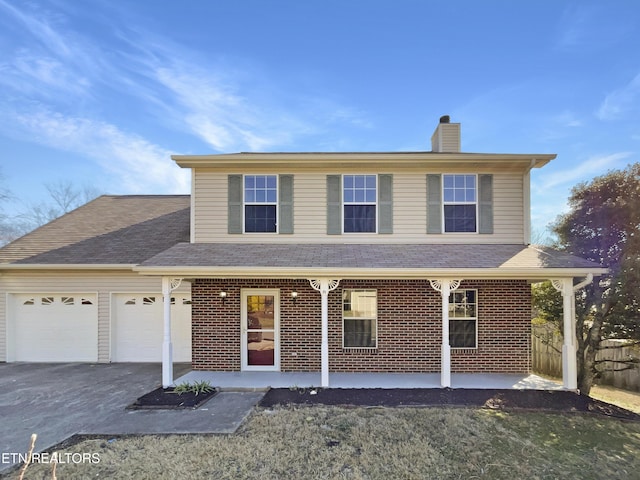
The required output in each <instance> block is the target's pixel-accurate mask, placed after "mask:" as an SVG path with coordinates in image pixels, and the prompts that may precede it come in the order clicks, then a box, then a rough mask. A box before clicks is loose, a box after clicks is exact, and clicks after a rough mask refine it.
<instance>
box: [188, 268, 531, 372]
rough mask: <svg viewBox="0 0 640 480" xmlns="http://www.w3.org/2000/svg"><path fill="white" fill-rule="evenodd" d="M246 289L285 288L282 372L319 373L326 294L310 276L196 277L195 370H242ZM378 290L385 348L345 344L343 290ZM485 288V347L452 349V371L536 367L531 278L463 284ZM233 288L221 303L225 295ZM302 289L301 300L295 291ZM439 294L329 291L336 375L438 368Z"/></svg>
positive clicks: (384, 285) (394, 289)
mask: <svg viewBox="0 0 640 480" xmlns="http://www.w3.org/2000/svg"><path fill="white" fill-rule="evenodd" d="M243 288H277V289H279V290H280V369H281V371H283V372H293V371H310V372H316V371H320V340H321V325H320V318H321V311H320V293H319V292H317V291H315V290H313V289H312V288H311V286H310V285H309V282H308V281H306V280H214V279H197V280H195V281H194V282H193V284H192V287H191V293H192V301H193V305H192V334H193V339H192V362H193V368H194V369H196V370H214V371H238V370H240V300H241V289H243ZM343 288H360V289H364V288H366V289H376V290H377V292H378V348H377V349H375V350H362V349H343V348H342V289H343ZM460 288H474V289H477V290H478V348H477V349H473V350H462V351H460V350H456V349H453V350H452V355H451V369H452V372H454V373H455V372H460V373H462V372H467V373H481V372H491V373H527V372H529V370H530V357H531V346H530V325H531V313H530V312H531V307H530V305H531V290H530V287H529V285H528V284H527V282H526V281H520V280H507V281H504V280H482V281H463V282H462V284H461V285H460ZM222 290H224V291H225V292H227V297H226V299H225V302H224V303H222V300H221V299H220V296H219V293H220V291H222ZM294 290H295V291H296V292H298V297H297V299H296V302H295V304H294V303H293V301H292V299H291V292H292V291H294ZM441 338H442V334H441V300H440V293H439V292H436V291H435V290H433V289H432V288H431V286H430V285H429V282H428V281H424V280H415V281H400V280H343V281H341V282H340V285H339V287H338V288H337V289H336V290H334V291H333V292H330V293H329V369H330V371H332V372H398V373H408V372H433V373H435V372H439V371H440V344H441Z"/></svg>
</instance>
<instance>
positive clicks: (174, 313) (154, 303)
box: [111, 293, 191, 362]
mask: <svg viewBox="0 0 640 480" xmlns="http://www.w3.org/2000/svg"><path fill="white" fill-rule="evenodd" d="M113 302H114V312H115V319H114V322H113V333H112V337H111V338H112V356H111V360H112V361H113V362H161V361H162V337H163V330H164V307H163V301H162V295H159V294H148V295H138V294H116V295H114V296H113ZM171 341H172V343H173V361H174V362H191V295H189V294H175V293H174V294H173V295H172V297H171Z"/></svg>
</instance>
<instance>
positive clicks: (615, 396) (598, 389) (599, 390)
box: [589, 385, 640, 413]
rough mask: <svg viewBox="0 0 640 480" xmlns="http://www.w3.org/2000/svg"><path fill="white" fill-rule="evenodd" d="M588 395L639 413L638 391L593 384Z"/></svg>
mask: <svg viewBox="0 0 640 480" xmlns="http://www.w3.org/2000/svg"><path fill="white" fill-rule="evenodd" d="M589 396H591V397H593V398H595V399H597V400H602V401H603V402H607V403H612V404H614V405H618V406H619V407H622V408H626V409H627V410H631V411H632V412H635V413H640V393H638V392H630V391H628V390H621V389H619V388H614V387H609V386H606V385H594V386H593V388H591V392H590V393H589Z"/></svg>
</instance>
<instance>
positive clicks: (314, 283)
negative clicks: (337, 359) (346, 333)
mask: <svg viewBox="0 0 640 480" xmlns="http://www.w3.org/2000/svg"><path fill="white" fill-rule="evenodd" d="M309 283H310V284H311V288H313V289H314V290H316V291H318V292H320V295H321V298H322V306H321V311H322V339H321V343H320V372H321V373H320V377H321V386H322V387H328V386H329V292H331V291H332V290H335V289H336V288H338V284H339V283H340V280H331V279H329V278H319V279H317V280H309Z"/></svg>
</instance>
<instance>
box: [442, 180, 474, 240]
mask: <svg viewBox="0 0 640 480" xmlns="http://www.w3.org/2000/svg"><path fill="white" fill-rule="evenodd" d="M446 176H454V177H455V176H464V177H474V178H475V192H476V200H475V202H456V201H451V202H447V201H445V199H444V191H445V186H444V178H445V177H446ZM440 178H441V182H442V184H441V187H440V190H441V191H440V198H441V200H442V225H441V228H442V233H443V234H451V235H477V234H478V233H479V232H480V211H479V205H480V198H479V196H480V195H479V194H480V187H479V185H478V174H477V173H443V174H441V176H440ZM449 205H475V207H476V208H475V215H476V229H475V230H474V231H473V232H447V230H446V220H447V219H446V214H445V207H446V206H449Z"/></svg>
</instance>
